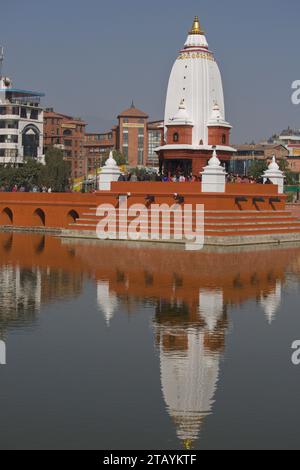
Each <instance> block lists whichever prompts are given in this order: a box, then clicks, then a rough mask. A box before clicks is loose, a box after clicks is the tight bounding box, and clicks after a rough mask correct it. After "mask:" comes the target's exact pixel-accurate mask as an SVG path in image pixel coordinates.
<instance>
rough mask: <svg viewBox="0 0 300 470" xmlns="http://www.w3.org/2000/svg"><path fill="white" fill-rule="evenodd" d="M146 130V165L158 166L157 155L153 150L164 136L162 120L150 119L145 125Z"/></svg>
mask: <svg viewBox="0 0 300 470" xmlns="http://www.w3.org/2000/svg"><path fill="white" fill-rule="evenodd" d="M147 131H148V157H147V165H148V166H151V167H158V166H159V162H158V156H157V153H156V152H155V149H156V148H157V147H160V146H161V145H163V143H164V142H163V136H164V121H151V122H148V125H147Z"/></svg>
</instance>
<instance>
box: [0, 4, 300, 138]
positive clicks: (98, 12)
mask: <svg viewBox="0 0 300 470" xmlns="http://www.w3.org/2000/svg"><path fill="white" fill-rule="evenodd" d="M194 15H198V16H199V17H200V21H201V24H202V27H203V28H204V30H205V31H206V35H207V39H208V42H209V45H210V48H211V49H212V50H213V51H214V53H215V56H216V59H217V60H218V63H219V66H220V68H221V73H222V76H223V84H224V91H225V101H226V114H227V116H226V117H227V119H228V120H229V121H230V122H231V123H232V125H233V126H234V130H233V139H232V140H233V141H234V142H244V141H250V140H252V139H260V138H264V137H267V136H269V135H270V134H272V133H273V132H274V131H280V130H281V129H282V128H284V127H286V126H288V125H290V126H295V127H297V128H300V106H298V107H297V106H294V105H292V104H291V99H290V95H291V83H292V82H293V81H294V80H297V79H300V67H299V44H300V26H299V18H300V2H299V0H285V1H283V0H252V1H250V2H249V1H241V0H226V1H224V0H217V1H213V0H181V1H180V0H159V1H158V0H151V1H150V2H149V1H147V2H146V1H141V0H139V1H138V0H127V1H124V0H122V1H121V0H114V1H107V2H104V1H101V0H81V1H78V0H59V1H58V0H51V1H49V2H44V1H41V0H27V1H22V0H9V1H6V2H4V0H2V1H1V15H0V44H2V45H4V46H5V55H6V58H5V66H4V67H5V68H4V71H5V74H6V75H8V76H10V77H11V78H12V79H13V81H14V84H15V85H16V86H20V87H27V88H29V89H35V90H41V91H43V92H45V93H46V98H45V101H44V103H45V105H47V106H53V107H54V108H55V109H56V110H57V111H60V112H64V113H69V114H73V115H75V116H82V117H83V118H84V119H86V120H87V121H88V122H89V123H90V129H91V130H98V129H99V130H105V128H106V127H109V126H110V125H111V123H112V122H113V121H114V119H115V117H116V115H117V114H118V113H119V111H121V110H123V109H124V108H126V107H127V106H129V105H130V103H131V100H132V99H134V101H135V104H136V106H137V107H139V108H141V109H143V110H145V111H146V112H148V114H149V115H150V117H151V118H153V119H159V118H161V117H163V109H164V100H165V93H166V87H167V81H168V77H169V72H170V69H171V67H172V64H173V61H174V60H175V58H176V55H177V51H178V50H179V49H180V48H181V47H182V45H183V43H184V41H185V39H186V35H187V31H188V30H189V28H190V26H191V22H192V20H193V17H194Z"/></svg>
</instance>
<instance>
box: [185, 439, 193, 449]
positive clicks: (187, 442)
mask: <svg viewBox="0 0 300 470" xmlns="http://www.w3.org/2000/svg"><path fill="white" fill-rule="evenodd" d="M192 445H193V441H192V440H191V439H185V440H184V441H183V447H184V448H185V450H191V449H192Z"/></svg>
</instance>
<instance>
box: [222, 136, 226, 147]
mask: <svg viewBox="0 0 300 470" xmlns="http://www.w3.org/2000/svg"><path fill="white" fill-rule="evenodd" d="M222 144H223V145H225V144H226V134H223V135H222Z"/></svg>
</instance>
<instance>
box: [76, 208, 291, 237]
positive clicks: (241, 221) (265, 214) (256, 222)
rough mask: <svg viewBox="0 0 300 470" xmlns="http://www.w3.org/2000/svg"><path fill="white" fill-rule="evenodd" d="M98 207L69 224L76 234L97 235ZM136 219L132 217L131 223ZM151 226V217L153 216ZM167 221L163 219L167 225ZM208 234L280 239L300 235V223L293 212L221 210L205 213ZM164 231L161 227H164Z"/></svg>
mask: <svg viewBox="0 0 300 470" xmlns="http://www.w3.org/2000/svg"><path fill="white" fill-rule="evenodd" d="M96 211H97V208H90V209H89V210H88V211H87V212H84V213H83V214H82V216H81V218H80V219H77V221H76V222H75V223H71V224H70V225H69V228H70V230H72V231H76V230H78V231H82V232H93V231H94V232H95V231H96V227H97V224H98V222H99V221H100V220H101V219H100V218H99V216H97V215H96ZM190 215H191V218H192V221H193V225H194V223H195V221H196V214H195V212H194V211H192V212H191V213H190ZM133 219H135V217H128V223H130V222H131V220H133ZM118 220H119V213H118V212H117V221H118ZM148 220H149V226H151V224H150V220H151V218H150V216H149V219H148ZM167 220H168V219H167V218H166V219H163V220H162V223H163V225H164V226H165V224H166V222H167ZM204 221H205V226H204V233H205V237H217V238H218V237H219V238H220V239H221V238H223V237H225V238H226V237H231V238H232V237H233V238H234V237H236V238H240V237H243V236H244V237H252V236H253V237H255V236H257V237H259V238H260V237H261V236H270V237H276V235H278V236H280V235H281V236H283V235H284V234H300V220H299V219H298V218H297V217H295V216H293V214H292V212H290V211H274V210H273V211H272V210H270V211H269V210H268V211H261V212H260V211H255V210H253V211H252V210H251V211H219V210H210V211H205V214H204ZM160 229H161V224H160ZM170 229H171V233H174V232H176V224H174V219H173V217H171V224H170ZM122 230H124V231H125V230H126V228H125V227H120V231H122Z"/></svg>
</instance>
